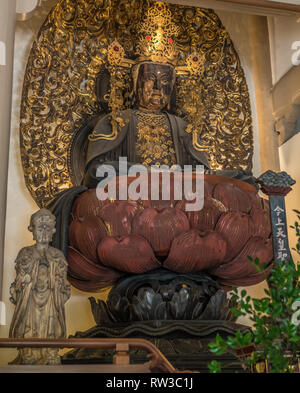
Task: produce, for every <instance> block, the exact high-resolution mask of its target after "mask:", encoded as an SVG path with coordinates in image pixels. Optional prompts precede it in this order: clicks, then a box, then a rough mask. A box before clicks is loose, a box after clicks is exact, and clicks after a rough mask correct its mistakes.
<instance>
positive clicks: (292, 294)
mask: <svg viewBox="0 0 300 393" xmlns="http://www.w3.org/2000/svg"><path fill="white" fill-rule="evenodd" d="M294 211H295V212H296V213H297V216H298V220H299V221H300V212H299V211H297V210H294ZM293 228H294V229H295V230H296V235H297V237H298V242H297V245H296V250H297V252H298V254H300V226H299V222H295V226H294V227H293ZM249 259H250V260H251V261H252V262H253V263H255V264H256V266H257V269H258V270H259V269H260V267H259V260H258V259H255V260H252V259H251V258H249ZM263 268H264V267H263ZM299 278H300V265H299V263H296V264H295V263H294V262H293V261H285V262H282V263H279V264H275V265H274V268H273V269H272V271H271V273H270V276H269V278H268V284H269V289H266V290H265V294H266V297H264V298H262V299H255V298H251V296H248V294H247V291H246V290H242V291H241V293H238V290H237V289H236V288H235V289H233V291H232V293H231V295H232V299H233V300H235V301H236V304H237V306H236V307H234V308H232V310H231V311H232V312H233V313H234V315H235V316H236V317H239V316H247V317H248V318H249V319H250V320H251V321H252V322H253V327H252V331H251V332H247V333H246V334H242V333H241V332H240V331H237V332H236V334H235V335H234V336H229V337H227V338H226V339H224V338H222V337H221V336H220V335H217V336H216V340H215V341H214V342H212V343H210V344H209V347H210V351H211V352H212V353H215V354H216V355H221V354H223V353H224V352H234V353H235V354H236V355H237V356H238V357H239V359H240V361H241V363H242V367H243V369H244V370H245V371H248V372H251V371H252V372H253V371H254V372H277V373H278V372H284V373H287V372H299V369H300V364H299V363H300V361H299V355H300V283H299ZM208 368H209V370H210V372H213V373H216V372H221V364H220V363H219V362H218V361H217V360H213V361H212V362H210V363H209V365H208Z"/></svg>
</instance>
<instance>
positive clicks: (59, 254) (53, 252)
mask: <svg viewBox="0 0 300 393" xmlns="http://www.w3.org/2000/svg"><path fill="white" fill-rule="evenodd" d="M47 252H48V255H50V256H51V257H52V258H59V259H63V260H65V256H64V253H63V252H62V251H61V250H59V249H58V248H54V247H51V246H49V247H48V250H47Z"/></svg>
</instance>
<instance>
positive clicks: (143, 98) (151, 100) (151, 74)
mask: <svg viewBox="0 0 300 393" xmlns="http://www.w3.org/2000/svg"><path fill="white" fill-rule="evenodd" d="M175 79H176V75H175V71H174V68H173V67H172V66H171V65H169V64H161V63H154V62H150V61H147V62H143V63H140V64H138V65H137V66H136V67H134V69H133V80H134V94H135V101H136V104H137V107H138V108H140V109H143V110H147V111H149V112H160V111H162V110H163V109H170V108H169V106H170V101H171V96H172V93H173V90H174V85H175Z"/></svg>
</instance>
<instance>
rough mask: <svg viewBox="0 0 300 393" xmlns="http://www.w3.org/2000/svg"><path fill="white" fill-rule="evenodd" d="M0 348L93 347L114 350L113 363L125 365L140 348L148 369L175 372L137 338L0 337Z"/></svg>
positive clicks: (160, 354) (165, 360)
mask: <svg viewBox="0 0 300 393" xmlns="http://www.w3.org/2000/svg"><path fill="white" fill-rule="evenodd" d="M0 348H60V349H63V348H93V349H112V350H115V352H116V353H115V355H114V357H113V364H115V365H119V366H126V365H129V364H130V355H129V350H130V349H133V348H134V349H141V350H144V351H146V352H148V357H149V359H150V362H149V364H148V367H149V370H150V371H152V370H157V371H160V372H165V373H176V372H179V371H178V370H176V369H175V368H174V367H173V366H172V365H171V363H170V362H169V361H168V360H167V359H166V358H165V356H164V355H163V354H162V353H161V352H160V350H159V349H158V348H157V347H156V346H155V345H154V344H152V343H151V342H150V341H147V340H143V339H138V338H126V339H125V338H116V339H114V338H112V339H110V338H85V339H80V338H79V339H78V338H74V339H38V338H32V339H25V338H24V339H10V338H1V339H0Z"/></svg>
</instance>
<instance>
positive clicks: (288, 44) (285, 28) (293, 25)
mask: <svg viewBox="0 0 300 393" xmlns="http://www.w3.org/2000/svg"><path fill="white" fill-rule="evenodd" d="M268 23H269V34H270V37H269V38H270V51H271V62H272V80H273V85H275V84H276V83H277V82H278V81H279V80H280V79H281V78H282V77H283V75H284V74H286V73H287V72H288V71H289V70H290V69H291V68H292V67H293V63H292V56H293V55H294V54H295V52H296V51H297V50H298V51H299V49H300V18H299V17H296V16H294V17H284V16H270V17H268ZM297 42H298V44H297ZM293 43H295V44H294V45H295V47H294V48H293V49H292V45H293ZM299 55H300V52H299ZM299 59H300V56H299Z"/></svg>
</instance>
